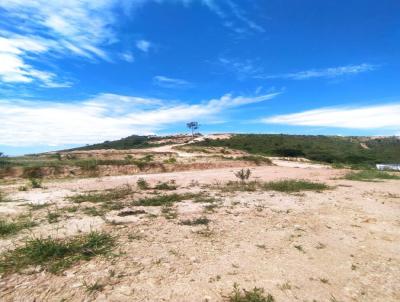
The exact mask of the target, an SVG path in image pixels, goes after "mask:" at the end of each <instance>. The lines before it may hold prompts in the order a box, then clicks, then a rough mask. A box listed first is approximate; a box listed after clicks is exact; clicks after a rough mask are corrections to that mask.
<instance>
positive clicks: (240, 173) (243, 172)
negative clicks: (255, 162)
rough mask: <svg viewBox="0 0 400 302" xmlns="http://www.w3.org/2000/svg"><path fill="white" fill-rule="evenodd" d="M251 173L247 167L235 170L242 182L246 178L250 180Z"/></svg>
mask: <svg viewBox="0 0 400 302" xmlns="http://www.w3.org/2000/svg"><path fill="white" fill-rule="evenodd" d="M250 175H251V171H250V169H246V170H245V169H241V170H239V171H237V172H235V176H236V177H237V178H239V179H240V181H241V182H245V181H246V180H248V179H249V177H250Z"/></svg>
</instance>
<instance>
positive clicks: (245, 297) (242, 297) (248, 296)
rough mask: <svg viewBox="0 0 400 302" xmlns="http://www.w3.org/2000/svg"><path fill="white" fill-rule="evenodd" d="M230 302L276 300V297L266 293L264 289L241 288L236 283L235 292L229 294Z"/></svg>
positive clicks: (272, 301)
mask: <svg viewBox="0 0 400 302" xmlns="http://www.w3.org/2000/svg"><path fill="white" fill-rule="evenodd" d="M229 301H230V302H274V301H275V299H274V297H273V296H271V295H270V294H267V295H266V294H265V293H264V289H262V288H257V287H255V288H254V289H253V290H250V291H248V290H245V289H243V290H240V289H239V286H238V285H237V284H235V285H234V289H233V292H232V293H231V295H230V296H229Z"/></svg>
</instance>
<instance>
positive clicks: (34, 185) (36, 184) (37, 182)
mask: <svg viewBox="0 0 400 302" xmlns="http://www.w3.org/2000/svg"><path fill="white" fill-rule="evenodd" d="M29 181H30V182H31V186H32V188H34V189H38V188H41V187H42V180H41V179H39V178H30V179H29Z"/></svg>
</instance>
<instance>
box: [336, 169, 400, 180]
mask: <svg viewBox="0 0 400 302" xmlns="http://www.w3.org/2000/svg"><path fill="white" fill-rule="evenodd" d="M344 178H345V179H348V180H358V181H374V180H376V179H400V175H396V174H391V173H388V172H383V171H377V170H363V171H357V172H350V173H348V174H346V175H345V177H344Z"/></svg>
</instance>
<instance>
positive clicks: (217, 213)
mask: <svg viewBox="0 0 400 302" xmlns="http://www.w3.org/2000/svg"><path fill="white" fill-rule="evenodd" d="M164 151H165V150H164ZM276 164H277V166H259V167H252V168H251V170H252V176H251V178H252V179H253V180H255V179H257V180H259V181H270V180H277V179H284V178H291V179H307V180H312V181H317V182H323V183H326V184H328V185H330V186H332V189H330V190H328V191H323V192H321V193H318V192H301V193H295V194H286V193H279V192H273V191H255V192H221V191H219V190H216V189H214V188H213V186H212V185H213V184H215V183H219V184H222V183H225V182H227V181H229V180H234V179H235V177H234V175H233V172H235V171H236V170H237V169H235V168H223V169H211V170H201V171H185V172H174V173H159V174H146V175H124V176H110V177H101V178H85V179H69V180H62V181H47V182H45V187H46V188H45V189H33V190H30V191H27V192H19V191H17V186H18V184H16V185H3V186H2V189H3V190H6V191H7V192H9V194H10V195H9V196H10V197H11V198H14V199H16V200H19V201H16V202H10V203H4V204H0V215H2V216H3V217H4V216H7V217H8V216H9V217H15V216H16V215H19V214H21V213H25V212H27V211H29V207H28V206H27V205H26V204H27V203H36V204H38V203H51V206H50V207H52V209H54V207H58V208H60V209H62V208H63V207H65V206H71V205H72V204H71V202H70V201H69V200H67V199H66V197H67V196H71V195H74V194H77V193H79V192H84V191H91V190H105V189H112V188H116V187H119V186H123V185H126V184H127V185H130V186H132V187H134V188H136V186H135V184H136V181H137V180H138V178H145V179H146V180H147V181H148V182H149V183H150V184H155V183H157V182H158V181H170V180H175V181H176V184H177V185H178V186H179V189H178V190H177V191H176V192H178V193H182V192H200V191H203V192H204V191H205V192H208V193H209V194H210V195H212V196H215V197H216V198H217V199H218V200H219V202H218V207H217V208H215V209H214V210H213V211H205V206H206V205H207V204H202V203H194V202H192V201H190V200H188V201H184V202H180V203H176V204H175V205H174V209H175V210H176V211H177V217H176V218H175V219H166V218H165V217H164V216H163V215H162V213H161V209H160V207H130V208H131V209H133V208H138V209H139V208H140V209H144V210H145V211H146V214H143V215H135V216H127V217H124V218H120V220H119V221H117V222H118V223H115V220H114V219H116V218H117V217H118V216H117V213H118V212H119V211H110V212H109V213H107V214H106V215H105V216H104V217H99V216H97V217H91V216H87V215H84V214H82V213H80V212H78V213H68V214H65V215H63V217H62V219H60V221H59V222H57V223H53V224H49V223H48V222H46V221H45V220H43V218H41V217H42V216H43V215H45V214H46V211H48V209H43V210H39V211H35V212H34V214H33V215H34V218H35V219H38V220H40V219H42V220H40V221H41V223H40V225H39V226H36V227H34V228H32V229H31V230H29V231H22V232H21V233H19V234H17V235H16V236H14V237H12V238H3V239H0V250H3V251H4V250H6V249H12V248H14V247H15V246H18V245H19V244H20V242H22V241H23V238H25V237H26V236H49V235H50V236H53V237H66V236H71V235H75V234H81V233H85V232H89V231H90V230H93V229H96V230H103V231H106V232H109V233H111V234H113V235H114V236H115V238H117V246H116V247H115V249H114V253H113V256H109V257H97V258H95V259H92V260H91V261H88V262H81V263H79V264H77V265H74V266H73V267H71V268H70V269H67V270H66V271H65V272H64V273H62V274H60V275H54V274H51V273H49V272H46V271H40V270H37V271H35V270H34V271H30V272H29V273H25V274H11V275H6V276H3V277H2V278H1V279H0V300H1V301H182V302H184V301H185V302H186V301H226V300H227V297H228V296H229V294H230V293H231V291H232V289H233V285H234V283H238V284H239V285H240V287H243V288H247V289H251V288H253V287H255V286H257V287H262V288H264V289H265V291H266V292H269V293H271V294H272V295H273V296H274V297H275V299H276V301H310V302H311V301H385V302H389V301H400V244H399V243H400V218H399V217H400V215H399V214H400V181H398V180H390V181H384V182H358V181H348V180H343V179H341V176H342V175H343V174H344V173H345V171H343V170H337V169H331V168H329V167H326V166H323V165H314V164H310V163H296V162H294V163H293V162H286V161H277V162H276ZM135 190H136V189H135ZM174 192H175V191H174ZM141 194H142V193H141V192H137V193H135V194H134V195H133V197H130V198H133V199H135V198H137V197H140V196H141ZM149 214H152V215H149ZM41 215H42V216H41ZM203 216H204V217H207V218H209V219H210V220H211V223H210V224H209V226H208V227H205V226H187V225H181V224H180V221H182V220H184V219H189V218H196V217H203ZM95 282H98V283H100V284H102V285H103V286H104V287H103V289H102V290H101V291H97V292H92V293H90V292H88V291H87V289H86V287H85V285H84V284H94V283H95ZM63 299H64V300H63Z"/></svg>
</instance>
